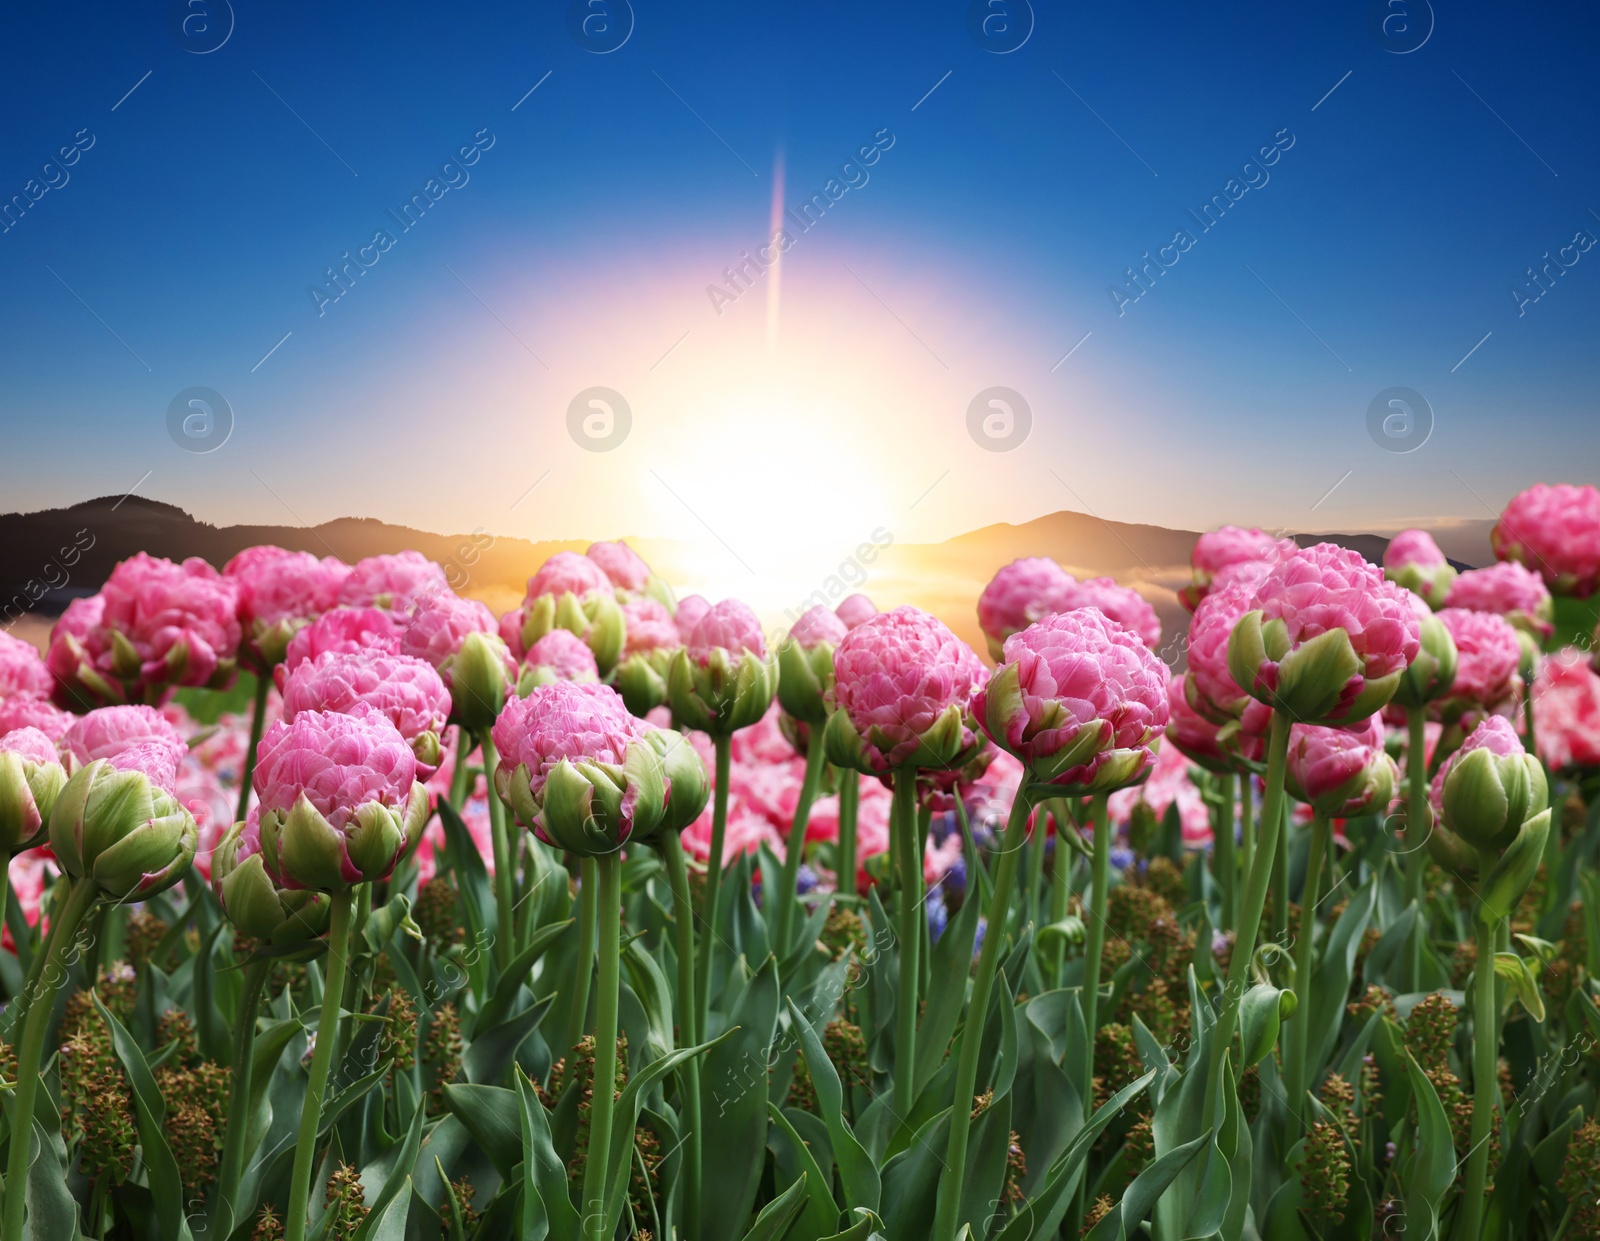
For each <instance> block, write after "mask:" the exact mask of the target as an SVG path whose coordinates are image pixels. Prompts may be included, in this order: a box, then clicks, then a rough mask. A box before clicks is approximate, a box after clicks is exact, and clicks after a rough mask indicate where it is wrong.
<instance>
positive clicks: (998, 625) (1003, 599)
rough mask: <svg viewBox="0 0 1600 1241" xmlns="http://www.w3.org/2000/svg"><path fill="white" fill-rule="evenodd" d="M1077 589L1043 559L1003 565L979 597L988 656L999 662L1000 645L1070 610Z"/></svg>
mask: <svg viewBox="0 0 1600 1241" xmlns="http://www.w3.org/2000/svg"><path fill="white" fill-rule="evenodd" d="M1077 586H1078V583H1077V581H1076V579H1074V578H1073V576H1072V575H1071V574H1070V573H1068V572H1067V571H1066V570H1065V569H1063V568H1062V567H1061V566H1060V565H1058V564H1057V563H1056V562H1055V561H1054V560H1051V559H1049V558H1048V557H1045V556H1030V557H1027V558H1025V559H1022V560H1013V561H1012V562H1011V563H1010V564H1008V565H1006V566H1005V568H1003V569H1001V570H1000V571H999V572H998V573H996V574H995V575H994V577H993V578H992V579H991V580H990V582H989V584H988V585H987V586H985V587H984V588H983V593H982V594H981V595H979V596H978V628H979V629H981V630H983V634H984V637H986V638H987V639H988V640H989V652H990V654H992V655H994V656H995V657H996V658H998V657H999V653H1000V646H1001V644H1002V643H1004V642H1005V640H1006V639H1007V638H1009V637H1010V636H1011V635H1012V634H1014V633H1017V632H1018V631H1019V630H1023V629H1026V628H1027V627H1028V626H1029V625H1031V624H1033V623H1034V622H1035V621H1038V620H1042V619H1044V618H1045V617H1046V616H1049V615H1050V614H1051V613H1053V612H1064V611H1066V610H1067V609H1068V608H1070V607H1072V606H1073V604H1072V603H1071V599H1072V597H1073V592H1074V590H1075V589H1076V587H1077Z"/></svg>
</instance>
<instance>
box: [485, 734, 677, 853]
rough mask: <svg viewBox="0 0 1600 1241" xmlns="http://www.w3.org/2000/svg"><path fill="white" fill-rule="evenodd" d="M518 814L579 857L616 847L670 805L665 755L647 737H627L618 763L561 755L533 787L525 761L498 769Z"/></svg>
mask: <svg viewBox="0 0 1600 1241" xmlns="http://www.w3.org/2000/svg"><path fill="white" fill-rule="evenodd" d="M495 781H496V787H497V788H503V792H502V794H501V795H502V796H503V797H504V798H505V799H506V802H507V803H508V804H509V805H510V806H511V809H512V811H513V812H514V813H515V814H516V816H517V818H518V819H519V820H520V821H521V822H523V823H526V824H528V825H529V826H530V827H532V828H533V831H534V834H535V835H536V836H538V837H539V839H541V840H543V841H544V842H545V843H546V844H550V845H554V846H555V847H556V848H558V849H566V850H568V851H570V852H572V853H575V854H577V855H578V856H579V857H599V856H601V855H603V854H608V853H615V852H616V851H617V850H618V849H620V848H622V846H623V845H625V844H627V843H628V841H629V840H630V839H632V838H634V837H635V836H638V837H640V838H647V837H648V836H649V835H650V833H652V832H654V831H655V830H656V828H657V827H658V826H659V825H660V823H661V819H662V815H663V813H664V811H665V808H666V801H667V785H666V774H665V770H664V768H663V765H662V759H661V755H660V754H659V753H658V752H657V751H656V749H655V748H654V747H653V746H651V745H649V744H646V743H645V742H643V741H635V742H631V743H629V745H628V747H627V750H626V754H625V757H624V759H623V762H622V763H621V764H620V765H619V764H617V763H612V762H603V761H599V760H594V759H587V758H580V759H578V760H577V761H573V760H572V759H567V758H563V759H561V760H560V761H558V762H557V763H556V764H555V766H553V767H552V768H551V769H550V772H549V774H548V775H547V776H546V777H545V780H544V784H543V786H542V787H541V788H540V789H539V790H538V791H537V792H535V791H534V789H533V787H532V783H531V780H530V777H529V772H528V769H527V767H526V766H524V765H521V764H519V765H518V766H517V767H516V768H514V769H512V770H510V771H508V770H507V768H506V766H505V765H502V766H501V767H500V768H499V770H498V771H497V772H496V774H495Z"/></svg>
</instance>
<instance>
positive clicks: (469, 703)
mask: <svg viewBox="0 0 1600 1241" xmlns="http://www.w3.org/2000/svg"><path fill="white" fill-rule="evenodd" d="M510 658H511V656H510V652H509V651H507V650H506V644H505V643H504V642H502V641H501V640H500V639H499V637H498V636H496V635H494V634H489V633H469V634H468V635H467V636H466V637H465V638H463V639H462V641H461V648H460V649H459V650H458V651H456V653H455V654H454V655H452V656H451V657H450V658H449V659H447V660H446V661H445V666H443V667H441V668H440V673H441V675H442V676H444V678H445V680H446V681H447V682H449V685H450V701H451V704H452V710H451V715H452V716H453V717H454V718H455V721H456V723H458V724H460V725H461V726H462V727H463V728H465V729H467V730H468V731H469V732H474V733H478V732H482V731H483V730H484V729H485V728H488V727H489V726H490V725H491V724H493V723H494V721H495V719H496V717H498V716H499V714H500V711H501V709H502V708H503V707H504V706H505V704H506V693H507V691H508V690H509V689H510V686H511V678H510V677H509V676H508V675H507V674H506V667H507V665H508V663H509V662H510Z"/></svg>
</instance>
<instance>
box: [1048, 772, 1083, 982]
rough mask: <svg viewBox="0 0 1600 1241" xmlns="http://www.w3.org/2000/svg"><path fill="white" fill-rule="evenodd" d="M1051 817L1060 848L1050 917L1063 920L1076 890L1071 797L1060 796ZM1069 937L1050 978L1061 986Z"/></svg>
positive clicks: (1059, 946) (1061, 943) (1060, 943)
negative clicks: (1069, 835)
mask: <svg viewBox="0 0 1600 1241" xmlns="http://www.w3.org/2000/svg"><path fill="white" fill-rule="evenodd" d="M1050 817H1051V818H1053V819H1054V820H1055V821H1056V851H1055V855H1054V857H1052V858H1051V859H1050V921H1051V922H1052V923H1057V922H1063V921H1065V920H1066V917H1067V904H1068V898H1069V897H1070V896H1071V894H1072V848H1071V846H1070V845H1068V844H1067V841H1066V834H1067V833H1068V832H1075V831H1077V830H1078V828H1077V825H1076V824H1075V823H1074V822H1073V821H1072V816H1071V815H1070V814H1068V813H1067V799H1066V798H1065V797H1058V798H1056V799H1055V800H1054V801H1052V802H1051V803H1050ZM1066 959H1067V941H1066V940H1065V938H1062V939H1058V940H1057V941H1056V950H1055V956H1054V959H1053V960H1052V961H1051V969H1052V974H1051V978H1050V981H1051V982H1052V983H1053V984H1055V985H1057V986H1059V985H1060V983H1061V971H1062V969H1063V968H1064V967H1065V965H1066Z"/></svg>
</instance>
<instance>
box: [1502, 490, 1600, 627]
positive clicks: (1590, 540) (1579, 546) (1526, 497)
mask: <svg viewBox="0 0 1600 1241" xmlns="http://www.w3.org/2000/svg"><path fill="white" fill-rule="evenodd" d="M1489 542H1490V544H1491V545H1492V546H1493V547H1494V554H1495V555H1496V556H1497V557H1499V558H1500V559H1501V560H1517V561H1521V562H1522V563H1523V564H1524V565H1526V566H1527V567H1528V568H1530V569H1532V570H1533V571H1534V572H1536V573H1537V574H1539V576H1540V577H1542V578H1544V581H1545V584H1546V585H1547V586H1548V587H1549V588H1550V590H1551V591H1552V592H1554V593H1555V594H1558V595H1577V596H1578V597H1580V598H1586V597H1587V596H1589V595H1591V594H1593V593H1594V590H1595V587H1596V586H1597V585H1600V488H1597V487H1594V486H1591V485H1587V484H1586V485H1584V486H1574V485H1572V484H1569V483H1558V484H1556V485H1555V486H1553V487H1551V486H1546V485H1545V484H1544V483H1539V484H1537V485H1535V486H1532V487H1529V488H1528V489H1527V490H1526V491H1523V492H1519V493H1518V494H1517V495H1515V496H1512V497H1511V502H1510V503H1509V504H1507V505H1506V507H1505V511H1504V512H1503V513H1501V514H1500V520H1499V521H1498V522H1496V523H1495V527H1494V529H1493V530H1491V531H1490V532H1489Z"/></svg>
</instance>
